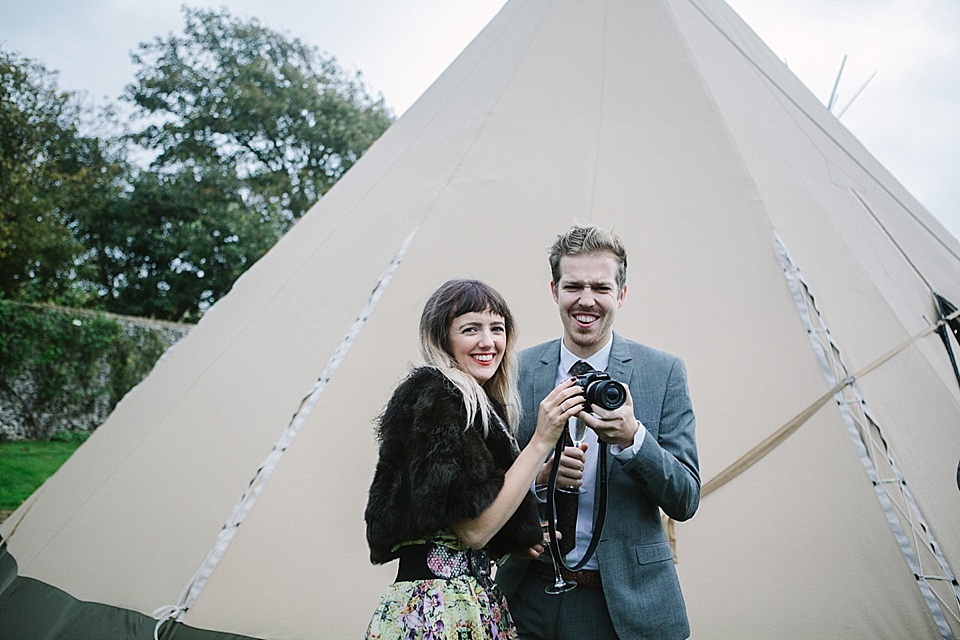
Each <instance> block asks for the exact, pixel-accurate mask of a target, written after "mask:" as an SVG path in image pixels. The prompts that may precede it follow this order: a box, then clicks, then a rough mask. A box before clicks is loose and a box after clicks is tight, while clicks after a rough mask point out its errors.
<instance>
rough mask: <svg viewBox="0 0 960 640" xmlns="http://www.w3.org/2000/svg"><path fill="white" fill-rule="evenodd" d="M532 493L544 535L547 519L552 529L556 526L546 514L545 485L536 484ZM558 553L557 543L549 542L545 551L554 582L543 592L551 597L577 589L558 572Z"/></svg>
mask: <svg viewBox="0 0 960 640" xmlns="http://www.w3.org/2000/svg"><path fill="white" fill-rule="evenodd" d="M534 493H535V494H536V496H537V506H538V510H539V512H540V528H541V530H543V532H544V533H549V531H550V522H549V521H548V520H547V518H551V519H552V520H553V526H554V528H556V526H557V519H556V517H555V515H554V514H552V513H547V503H546V497H547V485H545V484H538V485H537V486H536V487H535V488H534ZM559 552H560V545H559V543H558V544H556V545H554V544H553V541H552V540H551V544H550V545H549V548H548V549H547V553H548V554H550V561H551V562H552V563H553V575H554V581H553V584H551V585H547V586H546V587H545V588H544V591H545V592H547V593H549V594H551V595H556V594H558V593H564V592H566V591H572V590H574V589H576V588H577V583H576V582H574V581H573V580H564V578H563V574H562V573H561V572H560V563H559V562H557V555H556V554H557V553H559ZM534 562H538V561H537V560H534Z"/></svg>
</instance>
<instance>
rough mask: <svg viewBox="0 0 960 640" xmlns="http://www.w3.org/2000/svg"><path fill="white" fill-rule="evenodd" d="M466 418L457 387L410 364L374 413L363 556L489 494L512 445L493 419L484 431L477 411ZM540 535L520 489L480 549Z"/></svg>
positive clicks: (503, 548) (475, 506) (487, 499)
mask: <svg viewBox="0 0 960 640" xmlns="http://www.w3.org/2000/svg"><path fill="white" fill-rule="evenodd" d="M466 420H467V413H466V409H465V408H464V405H463V399H462V396H461V394H460V392H459V390H457V388H456V387H455V386H454V385H453V384H452V383H451V382H450V381H449V380H447V379H446V378H445V377H444V375H443V374H442V373H440V372H439V371H438V370H436V369H433V368H429V367H422V368H419V369H415V370H414V371H413V372H412V373H411V374H410V375H409V376H408V377H407V378H406V379H405V380H404V381H403V382H402V383H401V384H400V385H399V386H398V387H397V390H396V391H395V392H394V394H393V397H392V398H391V399H390V402H389V403H388V404H387V406H386V408H385V409H384V411H383V414H382V415H381V416H380V424H379V428H378V432H377V435H378V438H379V440H380V457H379V460H378V461H377V469H376V472H375V474H374V477H373V483H372V484H371V486H370V493H369V497H368V500H367V508H366V512H365V514H364V518H365V520H366V523H367V544H368V545H369V546H370V560H371V562H373V563H376V564H380V563H384V562H388V561H390V560H392V559H394V558H395V557H396V554H395V553H394V552H393V551H392V550H391V548H392V547H393V546H394V545H395V544H397V543H398V542H401V541H403V540H411V539H417V538H424V537H429V536H431V535H433V534H434V533H436V532H437V531H440V530H442V529H445V528H448V527H449V526H450V525H451V524H453V523H454V522H457V521H459V520H463V519H466V518H474V517H476V516H478V515H480V513H481V512H482V511H483V510H484V509H486V508H487V507H488V506H489V505H490V503H492V502H493V500H494V498H496V496H497V494H498V493H499V492H500V488H501V487H502V486H503V476H504V473H505V472H506V470H507V469H508V468H509V467H510V465H511V464H512V463H513V461H514V459H516V456H517V451H516V447H515V445H514V443H513V441H512V439H511V438H510V437H509V436H508V435H507V433H506V432H505V431H504V429H503V428H502V427H501V426H500V425H497V424H495V423H493V421H491V424H490V428H489V433H488V435H487V437H486V438H484V435H483V427H482V423H481V420H480V417H479V416H477V419H476V420H475V421H474V424H473V425H471V426H470V427H469V428H466ZM541 539H542V534H541V532H540V524H539V517H538V515H537V507H536V499H535V498H534V497H533V494H532V493H528V494H527V496H526V497H525V498H524V501H523V502H522V503H521V505H520V507H519V508H518V509H517V510H516V512H514V514H513V515H512V516H511V518H510V519H509V521H508V522H507V523H506V524H505V525H504V526H503V527H502V528H501V529H500V531H499V532H497V534H496V535H495V536H494V537H493V538H492V539H491V540H490V543H489V544H488V545H487V550H488V551H489V552H490V553H491V554H492V555H493V556H494V557H497V556H500V555H502V554H504V553H506V552H516V551H521V550H524V549H527V548H529V547H531V546H533V545H534V544H536V543H537V542H539V541H540V540H541Z"/></svg>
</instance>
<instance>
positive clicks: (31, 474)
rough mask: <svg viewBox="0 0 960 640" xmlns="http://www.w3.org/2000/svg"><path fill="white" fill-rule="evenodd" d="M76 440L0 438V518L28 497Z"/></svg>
mask: <svg viewBox="0 0 960 640" xmlns="http://www.w3.org/2000/svg"><path fill="white" fill-rule="evenodd" d="M80 444H81V440H80V439H75V440H70V441H68V442H63V441H57V440H53V441H49V442H47V441H33V440H21V441H17V442H0V521H2V520H4V519H6V517H7V516H8V515H9V512H11V511H13V510H14V509H16V508H17V507H18V506H20V503H21V502H23V501H24V500H26V499H27V498H29V497H30V494H31V493H33V492H34V491H35V490H36V489H37V487H39V486H40V485H41V484H43V482H44V481H45V480H46V479H47V478H49V477H50V476H51V475H52V474H53V472H54V471H56V470H57V469H59V468H60V465H62V464H63V463H64V462H66V461H67V458H69V457H70V456H71V454H73V452H74V451H76V449H77V447H79V446H80Z"/></svg>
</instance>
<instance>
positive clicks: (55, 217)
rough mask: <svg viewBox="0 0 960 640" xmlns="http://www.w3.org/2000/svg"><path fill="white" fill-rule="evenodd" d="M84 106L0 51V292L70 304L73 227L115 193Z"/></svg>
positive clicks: (118, 166)
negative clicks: (84, 126)
mask: <svg viewBox="0 0 960 640" xmlns="http://www.w3.org/2000/svg"><path fill="white" fill-rule="evenodd" d="M89 117H92V116H90V114H89V113H88V112H86V110H85V107H84V106H83V104H82V101H81V100H80V98H79V97H77V96H76V95H75V94H72V93H69V92H62V91H59V90H58V89H57V85H56V76H55V74H53V73H52V72H49V71H47V70H46V69H45V68H44V67H43V66H42V65H40V64H38V63H36V62H34V61H31V60H29V59H27V58H24V57H20V56H19V55H17V54H14V53H11V52H7V51H3V50H0V296H3V297H7V298H20V299H44V300H57V301H61V302H71V303H76V302H77V297H78V295H79V296H80V297H81V298H87V297H88V296H87V294H86V293H84V289H85V287H84V286H83V283H82V275H83V265H82V258H83V256H84V254H85V252H86V250H85V247H84V246H83V244H82V243H81V242H80V240H79V238H78V237H77V228H78V226H79V225H80V224H82V223H83V221H84V219H85V218H86V217H87V216H88V215H89V214H90V212H91V211H93V210H95V209H97V208H99V207H102V206H103V205H104V203H105V202H106V201H108V200H109V199H110V198H112V197H114V196H115V195H116V193H117V189H116V179H117V176H118V175H119V174H120V173H121V172H122V169H123V165H122V163H120V162H119V161H118V160H117V159H116V158H117V156H115V155H113V154H112V150H111V148H110V147H109V145H108V144H107V143H105V142H104V141H103V140H101V139H99V138H97V137H95V136H87V135H83V134H81V133H80V130H79V127H80V124H81V122H83V121H84V120H85V118H89Z"/></svg>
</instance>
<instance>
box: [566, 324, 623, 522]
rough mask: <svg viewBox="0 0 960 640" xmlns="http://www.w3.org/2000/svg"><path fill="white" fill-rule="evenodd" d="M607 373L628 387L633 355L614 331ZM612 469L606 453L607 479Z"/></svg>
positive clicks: (610, 456) (610, 459)
mask: <svg viewBox="0 0 960 640" xmlns="http://www.w3.org/2000/svg"><path fill="white" fill-rule="evenodd" d="M558 366H559V365H558ZM607 373H609V374H610V377H611V378H613V379H614V380H616V381H618V382H622V383H623V384H625V385H627V386H628V387H629V386H630V380H631V378H632V377H633V354H631V353H630V348H629V347H628V346H627V343H626V342H624V340H623V338H621V337H620V336H619V335H617V332H616V331H614V332H613V345H612V346H611V347H610V361H609V362H608V363H607ZM632 393H633V390H632V389H631V394H632ZM634 412H636V407H634ZM612 469H613V454H612V453H611V452H610V451H607V477H608V478H609V477H610V474H611V473H612ZM598 471H599V467H598ZM597 481H598V482H599V476H598V477H597ZM598 506H599V505H597V504H594V505H593V509H594V514H596V510H597V507H598Z"/></svg>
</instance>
